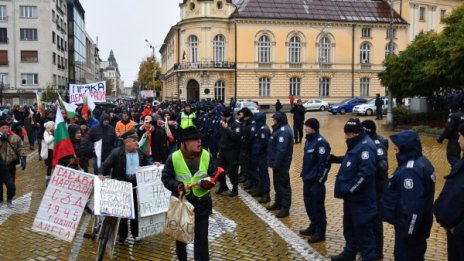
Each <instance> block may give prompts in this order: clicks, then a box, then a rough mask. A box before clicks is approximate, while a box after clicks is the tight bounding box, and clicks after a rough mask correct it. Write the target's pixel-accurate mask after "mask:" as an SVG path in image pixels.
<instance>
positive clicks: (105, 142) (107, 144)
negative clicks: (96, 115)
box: [87, 113, 116, 162]
mask: <svg viewBox="0 0 464 261" xmlns="http://www.w3.org/2000/svg"><path fill="white" fill-rule="evenodd" d="M101 118H102V119H105V118H106V119H108V118H109V117H108V114H106V113H104V114H103V115H102V116H101ZM87 138H88V139H89V140H90V141H91V142H97V141H99V140H102V152H101V159H102V162H103V161H105V159H106V158H107V157H108V155H110V153H111V151H112V150H113V149H114V148H115V147H116V132H115V130H114V128H113V126H111V125H108V126H103V120H101V121H100V124H98V125H97V126H93V127H92V128H91V129H90V131H89V134H88V136H87Z"/></svg>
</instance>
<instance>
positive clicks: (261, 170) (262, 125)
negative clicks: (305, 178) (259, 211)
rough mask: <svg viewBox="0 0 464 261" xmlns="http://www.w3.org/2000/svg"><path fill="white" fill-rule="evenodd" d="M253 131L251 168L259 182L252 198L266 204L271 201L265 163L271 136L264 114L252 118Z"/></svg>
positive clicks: (266, 164)
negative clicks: (256, 174)
mask: <svg viewBox="0 0 464 261" xmlns="http://www.w3.org/2000/svg"><path fill="white" fill-rule="evenodd" d="M253 127H254V131H253V132H252V135H253V137H252V141H251V158H252V161H253V163H252V166H255V172H256V169H257V173H258V177H259V182H258V190H257V191H256V193H254V194H252V196H253V197H259V196H260V197H261V199H260V200H259V201H258V202H259V203H268V202H270V201H271V198H270V196H269V192H270V180H269V170H268V168H269V165H268V163H267V145H268V144H269V138H270V136H271V130H270V129H269V127H268V126H267V125H266V113H264V112H258V113H256V114H255V116H254V123H253Z"/></svg>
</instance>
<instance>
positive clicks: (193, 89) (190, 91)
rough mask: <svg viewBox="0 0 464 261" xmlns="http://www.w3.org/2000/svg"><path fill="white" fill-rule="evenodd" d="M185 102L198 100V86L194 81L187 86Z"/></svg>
mask: <svg viewBox="0 0 464 261" xmlns="http://www.w3.org/2000/svg"><path fill="white" fill-rule="evenodd" d="M187 100H188V101H198V100H200V84H199V83H198V82H197V81H195V80H190V81H189V82H188V84H187Z"/></svg>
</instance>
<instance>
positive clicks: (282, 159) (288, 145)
mask: <svg viewBox="0 0 464 261" xmlns="http://www.w3.org/2000/svg"><path fill="white" fill-rule="evenodd" d="M272 120H273V125H272V135H271V138H270V139H269V145H268V147H267V151H268V154H267V158H268V164H269V167H271V168H272V178H273V184H274V191H275V199H274V204H272V205H271V206H269V207H268V208H267V210H279V213H278V214H277V215H276V217H278V218H284V217H288V215H289V214H290V206H291V204H292V187H291V186H290V175H289V173H288V172H289V169H290V164H291V162H292V157H293V132H292V129H291V128H290V126H289V125H288V120H287V115H285V113H283V112H280V111H278V112H276V113H274V115H272Z"/></svg>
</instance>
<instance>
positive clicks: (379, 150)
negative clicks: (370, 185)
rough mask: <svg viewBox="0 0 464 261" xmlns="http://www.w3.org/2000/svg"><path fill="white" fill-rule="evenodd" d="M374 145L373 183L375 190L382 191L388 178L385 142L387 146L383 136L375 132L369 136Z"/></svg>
mask: <svg viewBox="0 0 464 261" xmlns="http://www.w3.org/2000/svg"><path fill="white" fill-rule="evenodd" d="M371 139H372V141H374V144H375V147H376V153H375V184H376V187H377V191H383V190H384V188H385V185H386V181H387V179H388V154H387V150H388V149H387V148H386V147H385V143H386V144H387V146H388V141H387V140H385V139H384V138H383V137H381V136H379V135H377V134H375V135H373V136H372V137H371Z"/></svg>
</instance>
